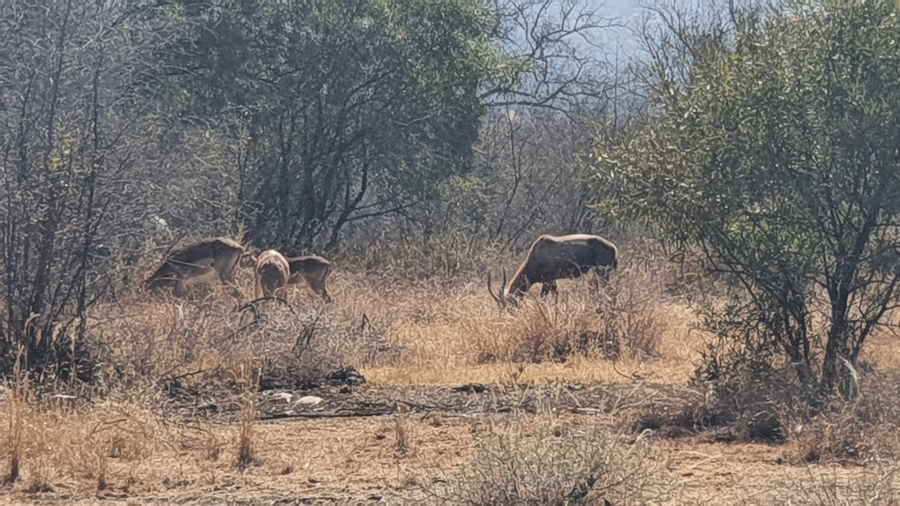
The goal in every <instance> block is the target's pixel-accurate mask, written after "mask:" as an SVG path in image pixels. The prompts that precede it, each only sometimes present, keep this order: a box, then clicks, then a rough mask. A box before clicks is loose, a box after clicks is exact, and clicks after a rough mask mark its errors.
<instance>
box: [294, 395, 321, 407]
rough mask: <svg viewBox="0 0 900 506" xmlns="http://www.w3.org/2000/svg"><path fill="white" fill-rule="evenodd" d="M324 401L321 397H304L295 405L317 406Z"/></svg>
mask: <svg viewBox="0 0 900 506" xmlns="http://www.w3.org/2000/svg"><path fill="white" fill-rule="evenodd" d="M324 400H325V399H323V398H321V397H316V396H315V395H305V396H303V397H301V398H299V399H297V402H296V403H295V404H303V405H307V406H317V405H319V404H321V403H322V401H324Z"/></svg>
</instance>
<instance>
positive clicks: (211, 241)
mask: <svg viewBox="0 0 900 506" xmlns="http://www.w3.org/2000/svg"><path fill="white" fill-rule="evenodd" d="M243 255H244V248H243V247H242V246H241V245H240V244H238V243H236V242H235V241H233V240H231V239H228V238H227V237H209V238H206V239H201V240H199V241H197V242H195V243H193V244H190V245H188V246H185V247H183V248H180V249H177V250H175V251H173V252H171V253H170V254H169V255H168V256H167V257H166V258H165V260H163V262H162V264H161V265H160V266H159V268H158V269H156V272H154V273H153V275H151V276H150V277H149V278H147V280H146V281H144V288H145V289H147V290H157V289H160V288H173V289H174V292H175V295H177V296H179V297H185V296H187V294H188V287H189V286H192V285H195V284H199V283H208V282H209V281H212V280H213V279H215V278H216V277H218V278H219V281H221V282H222V284H223V285H225V286H227V287H228V288H230V289H231V290H232V293H233V294H235V296H236V297H238V298H241V292H240V290H239V289H238V288H237V285H236V284H235V282H234V272H235V269H237V266H238V263H239V262H240V261H241V258H242V257H243Z"/></svg>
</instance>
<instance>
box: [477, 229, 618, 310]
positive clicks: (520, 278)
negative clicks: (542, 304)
mask: <svg viewBox="0 0 900 506" xmlns="http://www.w3.org/2000/svg"><path fill="white" fill-rule="evenodd" d="M618 264H619V259H618V251H617V250H616V245H615V244H613V243H612V242H610V241H608V240H606V239H604V238H602V237H600V236H596V235H587V234H573V235H563V236H558V237H557V236H552V235H542V236H540V237H538V238H537V240H536V241H534V244H532V245H531V249H530V250H529V251H528V256H527V257H526V258H525V261H524V262H522V265H521V266H520V267H519V270H518V271H516V274H515V275H514V276H513V278H512V279H511V280H510V281H509V284H508V285H507V284H506V269H503V287H502V288H501V289H500V290H498V291H497V293H494V289H493V287H492V286H491V273H490V272H488V278H487V284H488V292H490V294H491V297H492V298H493V299H494V300H495V301H497V303H498V304H500V305H501V306H503V305H505V304H506V303H507V302H509V301H512V302H513V303H515V302H516V300H517V299H521V298H522V297H524V296H525V294H526V293H527V292H528V289H529V288H531V285H532V284H534V283H541V285H542V286H541V297H544V296H546V295H547V294H548V293H550V292H553V293H558V290H557V287H556V280H557V279H562V278H578V277H580V276H582V275H584V274H585V273H587V272H588V271H589V270H591V269H593V270H594V271H595V272H596V273H597V275H598V276H599V277H601V278H604V279H607V278H608V275H609V274H608V273H609V270H611V269H615V268H616V267H617V266H618ZM594 286H595V288H596V286H597V285H596V284H595V285H594Z"/></svg>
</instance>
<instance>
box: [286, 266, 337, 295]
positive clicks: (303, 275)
mask: <svg viewBox="0 0 900 506" xmlns="http://www.w3.org/2000/svg"><path fill="white" fill-rule="evenodd" d="M288 265H289V266H290V272H291V277H290V279H289V280H288V284H292V285H293V284H296V283H299V282H300V281H302V280H304V279H305V280H306V282H307V283H309V287H310V288H312V289H313V291H314V292H316V293H318V294H320V295H321V296H322V298H323V299H325V302H328V303H331V302H333V300H334V299H332V298H331V295H329V294H328V286H327V285H326V283H327V282H328V275H329V274H331V262H329V261H328V260H325V259H324V258H322V257H320V256H317V255H307V256H302V257H294V258H288Z"/></svg>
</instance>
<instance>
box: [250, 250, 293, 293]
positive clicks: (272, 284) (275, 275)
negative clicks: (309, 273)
mask: <svg viewBox="0 0 900 506" xmlns="http://www.w3.org/2000/svg"><path fill="white" fill-rule="evenodd" d="M290 270H291V269H290V266H289V265H288V261H287V259H286V258H284V255H282V254H281V253H279V252H277V251H275V250H273V249H270V250H266V251H263V252H262V253H260V254H259V256H258V257H256V286H255V290H256V296H257V297H259V292H260V290H262V293H263V296H264V297H274V296H275V294H276V293H277V292H281V291H283V289H284V287H286V286H287V283H288V278H289V277H290V275H291V273H290Z"/></svg>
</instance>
